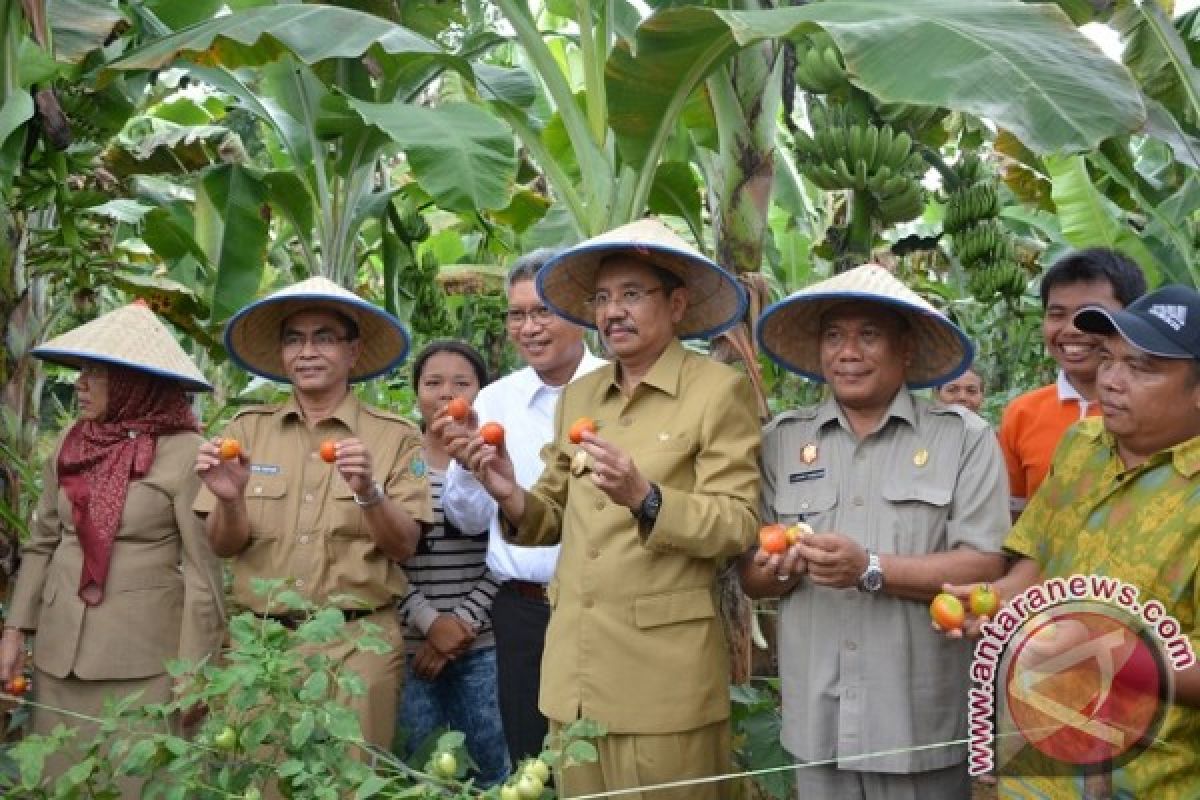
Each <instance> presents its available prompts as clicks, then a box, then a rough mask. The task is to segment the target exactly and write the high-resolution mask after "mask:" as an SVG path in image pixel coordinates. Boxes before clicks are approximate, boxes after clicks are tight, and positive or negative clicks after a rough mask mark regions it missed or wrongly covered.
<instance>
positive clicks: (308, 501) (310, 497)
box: [304, 494, 861, 505]
mask: <svg viewBox="0 0 1200 800" xmlns="http://www.w3.org/2000/svg"><path fill="white" fill-rule="evenodd" d="M304 502H306V503H311V502H312V495H311V494H306V495H304ZM860 505H861V503H860Z"/></svg>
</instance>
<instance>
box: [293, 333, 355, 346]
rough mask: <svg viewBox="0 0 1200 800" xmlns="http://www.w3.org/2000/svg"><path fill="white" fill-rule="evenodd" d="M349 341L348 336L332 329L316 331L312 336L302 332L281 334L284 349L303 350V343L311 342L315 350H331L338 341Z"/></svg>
mask: <svg viewBox="0 0 1200 800" xmlns="http://www.w3.org/2000/svg"><path fill="white" fill-rule="evenodd" d="M348 341H350V337H349V336H338V335H337V334H336V333H334V332H333V331H317V332H316V333H314V334H313V335H312V336H305V335H304V334H303V333H294V332H293V333H285V334H284V335H283V341H282V344H283V349H284V350H303V349H304V345H306V344H308V343H312V346H313V347H314V348H315V349H317V350H333V349H334V348H335V347H337V346H338V343H339V342H348Z"/></svg>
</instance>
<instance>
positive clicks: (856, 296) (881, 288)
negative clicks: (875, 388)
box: [757, 264, 975, 389]
mask: <svg viewBox="0 0 1200 800" xmlns="http://www.w3.org/2000/svg"><path fill="white" fill-rule="evenodd" d="M844 303H878V304H881V305H884V306H887V307H888V308H891V309H892V310H894V311H897V312H899V313H900V314H902V315H903V316H904V317H905V318H906V319H907V320H908V322H909V325H911V326H912V332H913V335H914V336H915V337H916V340H915V348H914V353H913V363H912V364H911V365H910V366H909V367H908V370H907V372H906V376H907V381H908V386H909V387H910V388H912V389H924V388H926V387H929V386H940V385H942V384H943V383H947V382H949V381H952V380H954V379H955V378H957V377H958V376H959V375H961V374H962V373H963V372H965V371H966V370H967V368H968V367H970V366H971V361H972V359H973V358H974V357H975V348H974V347H973V346H972V345H971V342H970V340H968V339H967V336H966V334H964V333H963V332H962V331H961V330H959V328H958V326H957V325H955V324H954V323H953V322H951V321H950V320H949V319H948V318H947V317H946V316H945V315H944V314H943V313H942V312H940V311H938V310H937V309H936V308H934V307H933V306H932V305H930V304H929V302H928V301H926V300H925V298H923V297H921V296H920V295H918V294H917V293H916V292H914V291H913V290H911V289H909V288H908V287H907V286H905V285H904V284H903V283H901V282H900V281H898V280H896V278H895V276H894V275H892V273H891V272H889V271H887V270H886V269H884V268H883V267H881V266H879V265H877V264H864V265H863V266H861V267H855V268H854V269H852V270H849V271H848V272H843V273H841V274H840V275H835V276H833V277H832V278H829V279H828V280H824V281H820V282H819V283H814V284H813V285H812V286H807V287H805V288H803V289H801V290H800V291H798V292H795V293H793V294H791V295H789V296H787V297H785V298H784V299H783V300H780V301H779V302H778V303H775V304H774V305H772V306H770V307H768V308H767V309H766V310H765V311H763V313H762V316H761V317H759V318H758V325H757V335H758V344H759V347H760V348H761V349H762V351H763V352H764V353H766V354H767V355H768V356H770V357H771V359H772V360H773V361H775V362H776V363H778V364H780V365H781V366H783V367H784V368H786V369H789V370H791V371H792V372H796V373H799V374H800V375H803V376H805V377H806V378H810V379H812V380H814V381H821V382H824V380H825V378H824V376H823V375H822V374H821V356H820V327H821V317H822V316H824V315H825V313H826V312H827V311H829V310H830V309H831V308H833V307H834V306H839V305H842V304H844Z"/></svg>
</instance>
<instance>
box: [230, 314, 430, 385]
mask: <svg viewBox="0 0 1200 800" xmlns="http://www.w3.org/2000/svg"><path fill="white" fill-rule="evenodd" d="M321 309H328V310H333V311H336V312H339V313H342V314H346V315H347V316H349V317H350V318H351V319H353V320H354V321H355V322H356V323H357V324H358V331H359V340H360V341H361V343H362V352H361V353H360V355H359V358H358V360H357V361H356V362H355V364H354V367H353V368H352V369H351V371H350V382H351V383H358V382H360V381H367V380H371V379H372V378H377V377H379V376H380V375H383V374H385V373H388V372H390V371H392V370H393V369H395V368H396V367H398V366H399V365H400V364H401V363H403V361H404V359H405V358H406V357H407V356H408V349H409V336H408V332H407V331H406V330H404V327H403V326H402V325H401V324H400V321H399V320H397V319H396V318H395V317H393V316H392V315H391V314H389V313H388V312H387V311H385V310H383V309H382V308H379V307H378V306H376V305H374V304H373V303H370V302H368V301H366V300H361V299H357V298H356V299H354V300H351V299H349V298H347V297H343V296H339V295H330V294H325V293H321V292H311V293H306V292H298V293H294V294H287V295H284V296H279V297H276V296H271V297H266V298H264V299H262V300H259V301H258V302H256V303H251V304H250V305H248V306H246V307H245V308H243V309H242V310H241V311H239V312H238V313H237V314H234V315H233V317H231V318H230V320H229V323H228V324H227V325H226V326H225V336H224V340H225V350H226V351H227V352H228V353H229V357H230V358H231V359H232V360H233V362H234V363H235V364H237V365H238V366H239V367H241V368H242V369H244V370H246V371H247V372H252V373H254V374H255V375H260V376H262V377H264V378H267V379H269V380H273V381H277V382H279V383H291V380H290V379H289V378H288V377H287V374H286V370H285V369H284V365H283V355H282V352H281V350H280V332H281V328H282V326H283V321H284V320H285V319H287V318H288V317H290V316H292V315H293V314H296V313H298V312H300V311H319V310H321Z"/></svg>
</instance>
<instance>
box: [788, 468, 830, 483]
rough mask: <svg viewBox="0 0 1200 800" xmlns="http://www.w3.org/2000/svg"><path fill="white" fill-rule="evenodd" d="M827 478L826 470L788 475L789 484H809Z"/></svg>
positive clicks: (813, 470) (812, 470)
mask: <svg viewBox="0 0 1200 800" xmlns="http://www.w3.org/2000/svg"><path fill="white" fill-rule="evenodd" d="M824 477H825V468H824V467H822V468H820V469H810V470H806V471H804V472H793V473H792V474H791V475H788V483H808V482H809V481H816V480H820V479H821V478H824Z"/></svg>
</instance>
